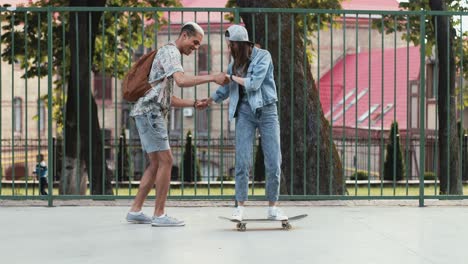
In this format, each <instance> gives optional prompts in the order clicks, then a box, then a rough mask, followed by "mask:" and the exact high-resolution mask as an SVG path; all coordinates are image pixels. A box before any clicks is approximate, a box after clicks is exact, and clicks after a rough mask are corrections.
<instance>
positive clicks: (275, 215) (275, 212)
mask: <svg viewBox="0 0 468 264" xmlns="http://www.w3.org/2000/svg"><path fill="white" fill-rule="evenodd" d="M268 219H271V220H288V217H287V216H286V215H285V214H284V213H283V211H282V210H281V209H279V208H278V207H276V206H273V207H268Z"/></svg>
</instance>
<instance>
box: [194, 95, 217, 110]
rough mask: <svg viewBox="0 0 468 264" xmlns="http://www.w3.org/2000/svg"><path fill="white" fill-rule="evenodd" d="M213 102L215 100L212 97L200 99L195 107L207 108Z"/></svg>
mask: <svg viewBox="0 0 468 264" xmlns="http://www.w3.org/2000/svg"><path fill="white" fill-rule="evenodd" d="M212 102H213V99H212V98H205V99H201V100H198V101H197V103H196V104H195V108H197V109H205V108H207V107H208V106H210V105H211V103H212Z"/></svg>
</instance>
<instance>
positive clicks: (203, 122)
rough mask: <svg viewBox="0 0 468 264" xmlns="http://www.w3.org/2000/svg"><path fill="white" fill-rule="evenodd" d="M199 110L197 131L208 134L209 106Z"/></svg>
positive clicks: (200, 133)
mask: <svg viewBox="0 0 468 264" xmlns="http://www.w3.org/2000/svg"><path fill="white" fill-rule="evenodd" d="M196 111H197V127H196V128H197V133H198V134H199V135H202V136H203V135H208V108H205V109H203V110H196Z"/></svg>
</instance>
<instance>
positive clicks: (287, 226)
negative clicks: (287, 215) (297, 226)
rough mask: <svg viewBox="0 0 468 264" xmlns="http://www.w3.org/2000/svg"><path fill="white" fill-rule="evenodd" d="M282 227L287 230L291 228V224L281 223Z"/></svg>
mask: <svg viewBox="0 0 468 264" xmlns="http://www.w3.org/2000/svg"><path fill="white" fill-rule="evenodd" d="M282 227H283V229H284V230H289V229H291V227H292V226H291V224H290V223H283V224H282Z"/></svg>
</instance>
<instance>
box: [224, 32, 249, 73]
mask: <svg viewBox="0 0 468 264" xmlns="http://www.w3.org/2000/svg"><path fill="white" fill-rule="evenodd" d="M225 36H226V37H229V31H226V33H225ZM230 43H231V56H232V57H233V58H234V64H233V66H232V71H233V73H235V75H237V76H244V75H245V73H246V72H247V68H248V65H249V62H250V61H249V59H250V50H251V48H252V44H251V43H249V42H243V41H230Z"/></svg>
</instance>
